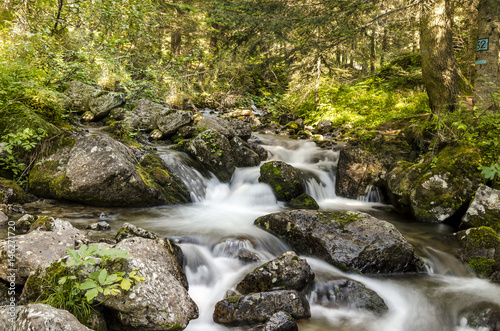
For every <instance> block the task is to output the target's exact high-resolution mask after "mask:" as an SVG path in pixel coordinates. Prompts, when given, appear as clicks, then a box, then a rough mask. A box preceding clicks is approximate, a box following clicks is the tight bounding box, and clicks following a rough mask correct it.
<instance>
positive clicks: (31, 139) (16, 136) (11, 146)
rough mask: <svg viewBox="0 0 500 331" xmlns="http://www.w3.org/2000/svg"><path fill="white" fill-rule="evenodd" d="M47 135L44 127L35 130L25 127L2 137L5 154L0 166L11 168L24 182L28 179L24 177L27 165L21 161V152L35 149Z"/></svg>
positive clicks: (16, 177) (19, 180) (15, 175)
mask: <svg viewBox="0 0 500 331" xmlns="http://www.w3.org/2000/svg"><path fill="white" fill-rule="evenodd" d="M46 136H47V133H46V132H45V131H44V130H43V129H38V130H37V131H35V130H33V129H30V128H25V129H24V130H23V131H19V132H16V133H9V134H6V135H5V136H3V137H2V142H1V150H2V152H3V155H2V158H1V159H0V166H2V167H3V168H4V169H6V170H10V171H11V172H12V173H13V174H14V179H15V180H16V181H17V182H18V183H19V184H24V183H25V181H26V180H25V178H24V174H25V173H24V170H25V169H26V165H25V164H24V163H23V162H21V161H19V160H20V159H21V157H20V156H21V154H22V153H23V152H29V151H31V150H32V149H34V148H35V147H36V146H37V145H38V144H39V143H40V141H41V140H42V139H43V138H45V137H46Z"/></svg>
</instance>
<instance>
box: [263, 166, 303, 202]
mask: <svg viewBox="0 0 500 331" xmlns="http://www.w3.org/2000/svg"><path fill="white" fill-rule="evenodd" d="M259 182H261V183H266V184H269V185H270V186H271V188H272V190H273V192H274V194H275V195H276V198H277V199H278V200H281V201H290V200H292V199H294V198H297V197H298V196H300V195H301V194H303V193H304V192H305V188H304V184H303V183H302V181H301V179H300V172H299V171H298V170H297V169H295V168H294V167H292V166H291V165H289V164H287V163H285V162H282V161H272V162H267V163H264V164H263V165H262V166H261V167H260V177H259Z"/></svg>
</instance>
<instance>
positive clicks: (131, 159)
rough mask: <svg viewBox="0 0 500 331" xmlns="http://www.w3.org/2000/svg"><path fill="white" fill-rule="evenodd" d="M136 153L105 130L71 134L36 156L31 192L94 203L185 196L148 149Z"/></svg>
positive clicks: (181, 199)
mask: <svg viewBox="0 0 500 331" xmlns="http://www.w3.org/2000/svg"><path fill="white" fill-rule="evenodd" d="M139 158H140V156H139V155H137V153H135V152H134V150H132V149H131V148H129V147H127V146H125V145H124V144H122V143H120V142H118V141H116V140H114V139H113V138H111V137H110V136H108V135H105V134H103V135H96V136H92V135H85V136H73V137H71V138H66V139H64V140H63V141H62V142H60V143H59V144H58V145H57V146H56V148H55V151H54V153H52V154H50V155H49V156H46V157H45V158H42V159H41V160H39V161H37V162H36V163H35V165H34V166H33V168H32V170H31V172H30V176H29V190H30V192H32V193H33V194H35V195H37V196H39V197H44V198H52V199H59V200H68V201H74V202H78V203H84V204H88V205H95V206H104V205H105V206H151V205H164V204H177V203H185V202H189V201H190V195H189V192H187V189H186V188H185V187H184V185H183V184H182V182H181V181H180V180H179V179H178V178H177V177H175V176H174V175H173V174H171V173H170V171H169V169H168V167H167V165H166V164H165V162H164V161H163V160H162V159H161V158H160V157H158V156H156V155H154V154H148V155H146V156H144V157H143V158H142V160H141V161H140V162H139V160H138V159H139Z"/></svg>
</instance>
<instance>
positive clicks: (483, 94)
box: [474, 0, 500, 110]
mask: <svg viewBox="0 0 500 331" xmlns="http://www.w3.org/2000/svg"><path fill="white" fill-rule="evenodd" d="M477 35H478V44H477V50H476V79H475V84H474V89H475V97H476V98H475V104H477V105H479V106H481V107H482V108H483V109H485V110H497V109H498V108H499V105H498V100H496V102H495V100H494V99H493V98H492V94H494V93H499V87H500V73H499V70H500V65H499V58H500V56H499V43H500V3H498V0H480V1H479V5H478V32H477ZM486 41H487V42H486Z"/></svg>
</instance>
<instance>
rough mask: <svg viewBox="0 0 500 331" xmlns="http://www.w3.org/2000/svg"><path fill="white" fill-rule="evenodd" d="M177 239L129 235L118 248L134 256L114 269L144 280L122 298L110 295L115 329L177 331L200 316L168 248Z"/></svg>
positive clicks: (109, 315)
mask: <svg viewBox="0 0 500 331" xmlns="http://www.w3.org/2000/svg"><path fill="white" fill-rule="evenodd" d="M171 245H173V242H170V241H165V240H163V239H159V240H151V239H144V238H138V237H136V238H129V239H125V240H123V241H121V242H120V243H118V244H117V245H116V248H119V249H123V250H126V251H128V253H129V254H130V256H131V257H129V258H128V259H126V260H125V262H122V263H120V264H119V265H115V266H114V267H113V268H118V270H121V271H126V272H130V271H132V270H138V272H137V275H138V276H142V277H144V279H145V280H144V281H143V282H140V283H139V284H136V285H135V286H133V287H132V288H131V289H130V291H128V292H127V293H126V294H124V295H122V296H120V297H110V298H108V299H107V300H105V301H104V302H103V303H102V305H103V306H104V307H106V309H107V310H106V311H107V314H106V318H107V320H108V325H109V326H110V329H112V330H177V329H184V328H185V327H186V326H187V325H188V323H189V321H190V320H191V319H195V318H198V307H197V306H196V304H195V302H194V301H193V300H192V299H191V297H190V296H189V294H188V292H187V280H186V278H185V275H184V273H183V271H182V267H180V265H179V264H178V262H177V260H176V258H175V256H174V255H173V254H171V251H170V250H169V249H168V248H167V247H168V246H171Z"/></svg>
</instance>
